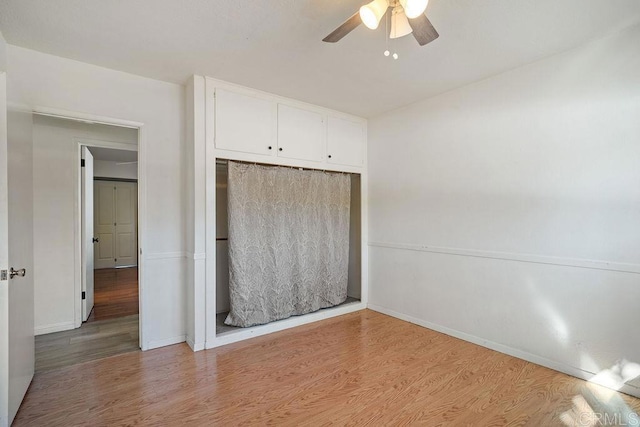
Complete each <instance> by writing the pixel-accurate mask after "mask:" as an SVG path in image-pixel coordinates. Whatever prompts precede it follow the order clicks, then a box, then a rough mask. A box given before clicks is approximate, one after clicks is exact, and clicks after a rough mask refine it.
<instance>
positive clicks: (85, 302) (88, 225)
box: [80, 147, 96, 322]
mask: <svg viewBox="0 0 640 427" xmlns="http://www.w3.org/2000/svg"><path fill="white" fill-rule="evenodd" d="M81 165H82V172H81V176H80V178H81V179H80V181H81V187H80V188H81V195H80V198H81V202H82V233H81V234H82V321H83V322H86V321H87V319H88V318H89V314H91V310H92V309H93V269H94V267H93V262H94V261H93V260H94V255H93V247H94V245H95V241H96V239H95V237H94V235H93V156H92V155H91V152H90V151H89V149H88V148H87V147H82V163H81Z"/></svg>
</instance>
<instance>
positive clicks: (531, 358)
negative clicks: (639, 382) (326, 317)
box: [368, 304, 640, 398]
mask: <svg viewBox="0 0 640 427" xmlns="http://www.w3.org/2000/svg"><path fill="white" fill-rule="evenodd" d="M368 308H369V309H371V310H373V311H377V312H378V313H382V314H386V315H388V316H391V317H395V318H396V319H400V320H404V321H406V322H410V323H413V324H415V325H418V326H422V327H424V328H427V329H431V330H433V331H436V332H440V333H442V334H445V335H449V336H451V337H454V338H458V339H461V340H463V341H467V342H470V343H472V344H476V345H479V346H481V347H485V348H488V349H491V350H494V351H497V352H499V353H503V354H507V355H509V356H513V357H517V358H518V359H522V360H526V361H527V362H531V363H535V364H536V365H540V366H544V367H545V368H549V369H553V370H554V371H558V372H562V373H565V374H567V375H571V376H573V377H576V378H580V379H582V380H585V381H589V380H590V379H591V378H593V377H594V376H595V375H596V374H595V373H594V372H589V371H585V370H584V369H580V368H577V367H575V366H571V365H567V364H565V363H561V362H556V361H554V360H551V359H547V358H545V357H541V356H538V355H535V354H532V353H529V352H526V351H523V350H518V349H516V348H513V347H508V346H506V345H503V344H499V343H496V342H493V341H489V340H485V339H483V338H480V337H477V336H475V335H470V334H467V333H464V332H460V331H457V330H455V329H450V328H447V327H445V326H440V325H437V324H435V323H431V322H428V321H426V320H422V319H418V318H417V317H413V316H409V315H406V314H402V313H398V312H397V311H394V310H391V309H389V308H386V307H382V306H379V305H375V304H369V305H368ZM618 391H621V392H623V393H626V394H629V395H631V396H635V397H639V398H640V389H638V388H636V387H633V386H631V385H624V386H622V388H620V389H619V390H618Z"/></svg>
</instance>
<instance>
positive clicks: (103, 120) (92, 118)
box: [32, 106, 144, 129]
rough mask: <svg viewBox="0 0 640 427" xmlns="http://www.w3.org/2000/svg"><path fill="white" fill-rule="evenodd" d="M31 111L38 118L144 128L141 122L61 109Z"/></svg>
mask: <svg viewBox="0 0 640 427" xmlns="http://www.w3.org/2000/svg"><path fill="white" fill-rule="evenodd" d="M32 111H33V114H38V115H40V116H49V117H58V118H61V119H67V120H75V121H79V122H84V123H89V124H102V125H111V126H119V127H127V128H133V129H139V128H141V127H142V126H144V123H141V122H134V121H131V120H124V119H115V118H113V117H106V116H99V115H96V114H86V113H80V112H77V111H68V110H63V109H61V108H50V107H41V106H36V107H34V108H33V110H32Z"/></svg>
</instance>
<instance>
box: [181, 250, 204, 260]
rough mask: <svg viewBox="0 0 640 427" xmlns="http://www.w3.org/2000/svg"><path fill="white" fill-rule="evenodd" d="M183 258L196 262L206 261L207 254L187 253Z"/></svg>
mask: <svg viewBox="0 0 640 427" xmlns="http://www.w3.org/2000/svg"><path fill="white" fill-rule="evenodd" d="M185 258H187V259H189V260H194V261H198V260H202V259H207V254H206V252H200V253H197V254H194V253H193V252H187V253H186V254H185Z"/></svg>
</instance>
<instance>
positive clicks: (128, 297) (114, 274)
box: [87, 267, 138, 322]
mask: <svg viewBox="0 0 640 427" xmlns="http://www.w3.org/2000/svg"><path fill="white" fill-rule="evenodd" d="M93 286H94V304H93V311H92V312H91V314H90V315H89V318H88V319H87V322H93V321H96V320H105V319H114V318H116V317H123V316H130V315H132V314H138V267H127V268H104V269H100V270H95V271H94V285H93Z"/></svg>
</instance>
